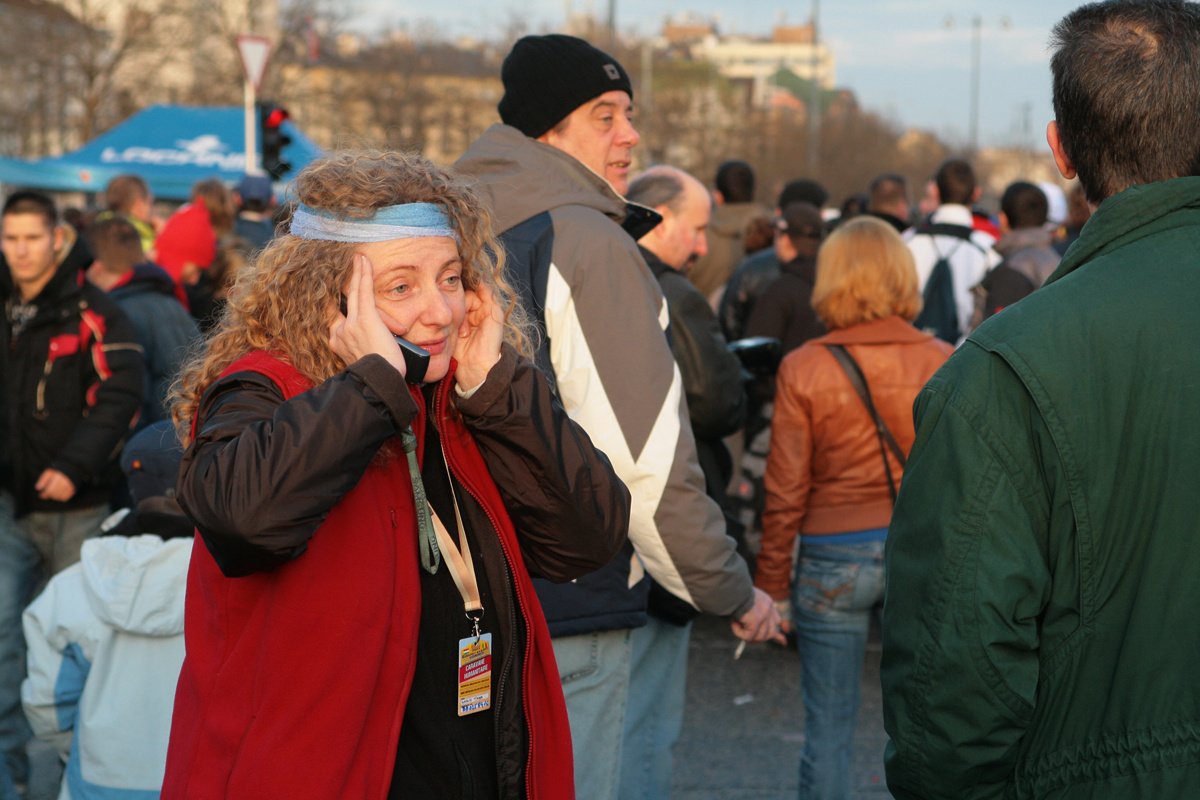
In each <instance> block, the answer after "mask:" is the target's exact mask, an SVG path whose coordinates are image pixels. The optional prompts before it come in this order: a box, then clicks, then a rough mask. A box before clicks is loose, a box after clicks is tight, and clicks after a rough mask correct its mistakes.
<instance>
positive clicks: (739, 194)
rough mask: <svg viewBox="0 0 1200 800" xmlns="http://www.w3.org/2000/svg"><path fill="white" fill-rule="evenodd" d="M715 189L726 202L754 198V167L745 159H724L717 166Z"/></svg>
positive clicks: (748, 200)
mask: <svg viewBox="0 0 1200 800" xmlns="http://www.w3.org/2000/svg"><path fill="white" fill-rule="evenodd" d="M715 183H716V187H717V191H718V192H720V193H721V196H722V197H724V198H725V202H726V203H749V202H752V201H753V200H754V168H753V167H751V166H750V165H749V164H747V163H746V162H745V161H736V160H733V161H726V162H724V163H723V164H721V166H719V167H717V179H716V182H715Z"/></svg>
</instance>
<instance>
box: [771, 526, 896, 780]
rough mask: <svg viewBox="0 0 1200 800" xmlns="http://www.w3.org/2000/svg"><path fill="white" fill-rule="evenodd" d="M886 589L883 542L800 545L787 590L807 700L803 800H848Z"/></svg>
mask: <svg viewBox="0 0 1200 800" xmlns="http://www.w3.org/2000/svg"><path fill="white" fill-rule="evenodd" d="M883 589H884V572H883V541H882V540H879V541H870V542H863V543H859V544H842V545H824V544H816V545H810V544H808V543H807V542H805V543H804V544H802V546H801V548H800V564H799V565H798V566H797V568H796V580H795V582H794V584H793V588H792V615H793V619H794V620H795V623H796V635H797V639H798V643H799V650H800V694H801V697H802V698H803V700H804V747H803V749H802V750H801V752H800V800H849V798H850V758H851V756H852V755H853V752H854V726H855V722H856V721H857V718H858V700H859V687H860V685H861V683H862V667H863V658H864V656H865V655H866V648H867V631H868V629H869V627H870V622H871V613H872V611H875V612H876V613H878V610H879V609H880V608H881V606H882V603H883Z"/></svg>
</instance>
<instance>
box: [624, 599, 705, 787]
mask: <svg viewBox="0 0 1200 800" xmlns="http://www.w3.org/2000/svg"><path fill="white" fill-rule="evenodd" d="M691 634H692V623H690V622H689V623H688V624H687V625H682V626H681V625H672V624H671V623H669V622H663V621H662V620H660V619H658V618H656V617H655V616H653V615H651V616H650V621H649V622H647V623H646V625H645V627H642V628H635V629H634V631H633V669H632V674H631V675H630V677H629V703H628V704H627V706H626V709H625V740H624V742H623V744H622V747H621V784H620V798H621V800H668V798H669V797H670V796H671V747H672V745H674V744H675V741H676V740H677V739H678V738H679V730H680V728H682V727H683V701H684V694H685V693H686V692H685V689H686V687H687V662H688V641H689V640H690V639H691Z"/></svg>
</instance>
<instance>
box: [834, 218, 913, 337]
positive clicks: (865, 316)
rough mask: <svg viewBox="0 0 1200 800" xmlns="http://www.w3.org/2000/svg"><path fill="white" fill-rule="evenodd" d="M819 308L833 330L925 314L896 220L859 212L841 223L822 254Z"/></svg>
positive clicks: (908, 254)
mask: <svg viewBox="0 0 1200 800" xmlns="http://www.w3.org/2000/svg"><path fill="white" fill-rule="evenodd" d="M812 304H813V308H814V309H816V311H817V316H819V317H820V318H821V320H822V321H823V322H824V323H825V326H826V327H827V328H829V329H830V330H834V329H836V328H848V327H850V326H851V325H857V324H858V323H860V322H870V321H871V320H875V319H885V318H886V317H891V316H899V317H901V318H903V319H904V321H905V322H912V321H913V320H914V319H916V316H917V314H919V313H921V305H922V300H921V292H920V291H919V290H918V288H917V267H916V262H914V261H913V256H912V252H911V251H909V249H908V245H906V244H905V243H904V240H903V239H901V238H900V234H898V233H896V231H895V229H893V228H892V226H891V225H888V224H887V223H886V222H883V221H882V220H878V219H875V218H874V217H855V218H854V219H852V220H850V221H849V222H847V223H846V224H845V225H843V226H841V227H840V228H838V229H837V230H836V231H834V232H833V233H832V234H830V236H829V238H828V239H826V240H825V243H824V244H822V245H821V250H820V252H819V253H817V279H816V282H815V283H814V284H813V294H812Z"/></svg>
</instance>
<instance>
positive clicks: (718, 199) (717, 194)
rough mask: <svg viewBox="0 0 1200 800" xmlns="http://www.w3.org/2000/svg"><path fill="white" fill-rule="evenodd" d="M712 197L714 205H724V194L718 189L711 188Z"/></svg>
mask: <svg viewBox="0 0 1200 800" xmlns="http://www.w3.org/2000/svg"><path fill="white" fill-rule="evenodd" d="M712 198H713V205H714V206H723V205H725V195H723V194H721V190H720V189H713V193H712Z"/></svg>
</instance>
